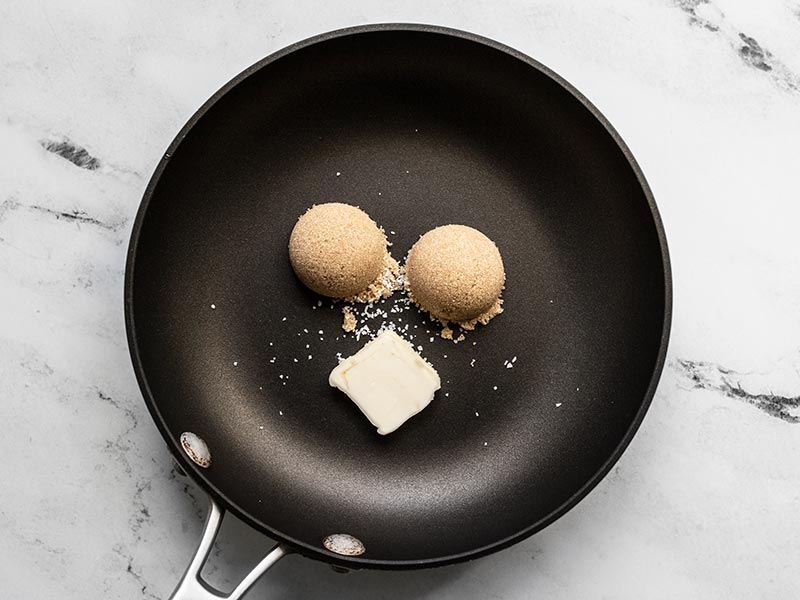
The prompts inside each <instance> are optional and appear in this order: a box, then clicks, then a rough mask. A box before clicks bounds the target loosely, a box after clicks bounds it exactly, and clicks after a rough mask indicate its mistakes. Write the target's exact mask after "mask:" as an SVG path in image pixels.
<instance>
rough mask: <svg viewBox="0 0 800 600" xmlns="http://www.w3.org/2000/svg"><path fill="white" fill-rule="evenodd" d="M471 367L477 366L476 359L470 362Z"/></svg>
mask: <svg viewBox="0 0 800 600" xmlns="http://www.w3.org/2000/svg"><path fill="white" fill-rule="evenodd" d="M469 366H470V367H474V366H475V359H474V358H473V359H472V360H471V361H469Z"/></svg>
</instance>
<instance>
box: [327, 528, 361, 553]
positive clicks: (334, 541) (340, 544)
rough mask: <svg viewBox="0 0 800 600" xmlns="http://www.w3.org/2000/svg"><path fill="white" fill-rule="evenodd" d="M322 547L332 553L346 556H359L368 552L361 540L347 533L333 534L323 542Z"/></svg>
mask: <svg viewBox="0 0 800 600" xmlns="http://www.w3.org/2000/svg"><path fill="white" fill-rule="evenodd" d="M322 545H323V546H325V547H326V548H327V549H328V550H330V551H331V552H335V553H336V554H343V555H344V556H359V555H360V554H364V552H365V551H366V548H365V547H364V544H363V543H362V542H361V540H359V539H358V538H355V537H353V536H352V535H348V534H346V533H332V534H331V535H329V536H328V537H326V538H325V539H324V540H322Z"/></svg>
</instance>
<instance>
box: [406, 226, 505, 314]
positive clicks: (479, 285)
mask: <svg viewBox="0 0 800 600" xmlns="http://www.w3.org/2000/svg"><path fill="white" fill-rule="evenodd" d="M505 279H506V275H505V270H504V269H503V259H502V258H501V256H500V251H499V250H498V249H497V246H495V244H494V242H493V241H492V240H490V239H489V238H488V237H486V236H485V235H483V234H482V233H481V232H480V231H478V230H477V229H473V228H472V227H467V226H466V225H444V226H442V227H437V228H436V229H432V230H431V231H429V232H428V233H426V234H425V235H423V236H422V237H421V238H420V239H419V240H417V243H416V244H414V246H413V247H412V248H411V251H410V252H409V253H408V259H407V260H406V285H407V287H408V290H409V293H410V295H411V297H412V299H413V300H414V302H416V303H417V304H418V305H419V306H420V308H422V309H423V310H425V311H427V312H429V313H430V314H431V316H433V317H435V318H437V319H439V320H441V321H453V322H455V323H466V324H467V325H468V327H467V328H469V329H471V328H472V327H474V324H475V322H476V321H478V322H482V323H486V322H487V321H488V320H489V319H490V318H492V317H493V316H495V315H496V314H498V313H500V312H502V308H501V306H500V305H501V303H502V300H500V293H501V292H502V291H503V286H504V285H505Z"/></svg>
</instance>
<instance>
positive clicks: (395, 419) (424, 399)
mask: <svg viewBox="0 0 800 600" xmlns="http://www.w3.org/2000/svg"><path fill="white" fill-rule="evenodd" d="M328 381H329V383H330V384H331V386H333V387H335V388H339V389H340V390H342V391H343V392H344V393H345V394H347V395H348V396H349V398H350V399H351V400H352V401H353V402H355V403H356V406H358V408H360V409H361V412H363V413H364V414H365V415H366V417H367V418H368V419H369V421H370V423H372V424H373V425H375V427H377V428H378V433H380V434H381V435H386V434H387V433H391V432H392V431H394V430H395V429H397V428H398V427H400V425H402V424H403V423H405V422H406V421H407V420H408V419H410V418H411V417H413V416H414V415H415V414H417V413H418V412H419V411H421V410H422V409H423V408H425V407H426V406H428V404H430V402H431V400H433V394H434V393H435V392H436V390H438V389H439V388H440V387H441V386H442V382H441V380H440V379H439V374H438V373H437V372H436V369H434V368H433V367H432V366H431V365H430V364H428V363H427V362H426V361H425V359H424V358H422V357H421V356H420V355H419V354H417V352H416V351H415V350H414V348H413V347H412V346H411V344H409V343H408V342H406V341H405V340H404V339H403V338H401V337H400V336H399V335H397V334H396V333H395V332H394V331H388V330H387V331H384V332H383V333H381V334H380V335H379V336H378V337H376V338H375V339H374V340H372V341H371V342H369V343H368V344H367V345H366V346H364V347H363V348H362V349H361V350H359V351H358V352H356V353H355V354H354V355H353V356H351V357H350V358H348V359H346V360H344V361H342V362H341V363H339V366H338V367H336V368H335V369H334V370H333V371H331V375H330V377H329V379H328Z"/></svg>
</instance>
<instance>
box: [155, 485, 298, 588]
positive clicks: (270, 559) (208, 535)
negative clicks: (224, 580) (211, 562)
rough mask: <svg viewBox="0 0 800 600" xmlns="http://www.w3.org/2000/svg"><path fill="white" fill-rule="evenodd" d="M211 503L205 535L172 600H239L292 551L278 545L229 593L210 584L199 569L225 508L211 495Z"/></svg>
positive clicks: (209, 548)
mask: <svg viewBox="0 0 800 600" xmlns="http://www.w3.org/2000/svg"><path fill="white" fill-rule="evenodd" d="M209 502H210V504H211V506H210V507H209V509H208V517H207V518H206V524H205V527H204V528H203V537H202V538H201V539H200V544H199V545H198V546H197V551H196V552H195V554H194V557H193V558H192V562H190V563H189V567H188V568H187V569H186V573H184V574H183V577H182V578H181V581H180V583H178V587H176V588H175V591H174V592H172V596H170V600H220V599H225V600H239V598H241V597H242V596H244V594H245V592H247V590H248V589H250V586H252V585H253V584H254V583H255V582H256V581H257V580H258V578H259V577H261V575H263V574H264V572H265V571H266V570H267V569H269V568H270V567H271V566H272V565H274V564H275V563H276V562H278V560H280V559H281V558H283V557H284V556H285V555H286V554H288V553H289V552H290V550H289V549H288V548H287V547H286V546H282V545H280V544H277V545H276V546H275V547H274V548H273V549H272V550H270V551H269V553H267V555H266V556H265V557H264V558H263V559H262V560H261V562H260V563H258V564H257V565H256V566H255V567H254V568H253V570H252V571H250V573H248V574H247V576H246V577H245V578H244V579H243V580H242V582H241V583H240V584H239V585H237V586H236V589H234V590H233V591H232V592H231V593H230V594H228V595H225V594H223V593H222V592H220V591H219V590H217V589H215V588H213V587H211V585H210V584H209V583H207V582H206V581H204V580H203V578H202V577H201V576H200V570H201V569H202V568H203V565H204V564H205V562H206V559H207V558H208V554H209V553H210V552H211V546H212V545H213V543H214V539H215V538H216V537H217V532H218V531H219V526H220V525H221V524H222V517H223V516H224V515H225V511H224V510H223V509H222V508H221V507H220V506H219V505H218V504H217V503H216V502H214V500H212V499H210V498H209Z"/></svg>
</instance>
